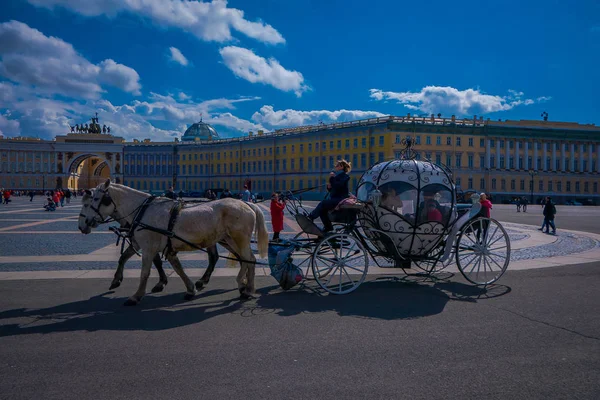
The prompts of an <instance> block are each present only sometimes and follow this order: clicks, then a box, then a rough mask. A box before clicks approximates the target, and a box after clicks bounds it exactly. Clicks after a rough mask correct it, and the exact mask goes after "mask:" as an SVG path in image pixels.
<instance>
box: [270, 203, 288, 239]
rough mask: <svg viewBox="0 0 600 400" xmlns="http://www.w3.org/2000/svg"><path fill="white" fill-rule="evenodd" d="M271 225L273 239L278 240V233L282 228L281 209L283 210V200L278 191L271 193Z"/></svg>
mask: <svg viewBox="0 0 600 400" xmlns="http://www.w3.org/2000/svg"><path fill="white" fill-rule="evenodd" d="M270 209H271V225H272V226H273V241H274V242H278V241H279V233H280V232H281V231H282V230H283V211H284V210H285V200H283V199H282V198H281V197H280V195H279V193H273V194H272V195H271V207H270Z"/></svg>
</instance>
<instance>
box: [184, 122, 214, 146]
mask: <svg viewBox="0 0 600 400" xmlns="http://www.w3.org/2000/svg"><path fill="white" fill-rule="evenodd" d="M215 139H219V134H218V133H217V131H216V130H215V128H213V127H212V126H210V125H209V124H205V123H204V122H202V121H200V122H196V123H195V124H193V125H192V126H190V127H189V128H187V130H186V131H185V133H184V134H183V136H182V137H181V141H182V142H194V141H197V140H215Z"/></svg>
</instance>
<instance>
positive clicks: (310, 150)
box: [269, 143, 312, 153]
mask: <svg viewBox="0 0 600 400" xmlns="http://www.w3.org/2000/svg"><path fill="white" fill-rule="evenodd" d="M269 150H270V149H269ZM308 152H309V153H310V152H312V143H309V144H308Z"/></svg>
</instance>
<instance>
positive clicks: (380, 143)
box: [379, 135, 421, 146]
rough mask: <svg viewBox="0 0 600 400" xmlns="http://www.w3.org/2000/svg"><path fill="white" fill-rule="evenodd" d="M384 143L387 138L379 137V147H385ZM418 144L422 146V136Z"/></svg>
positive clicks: (418, 137)
mask: <svg viewBox="0 0 600 400" xmlns="http://www.w3.org/2000/svg"><path fill="white" fill-rule="evenodd" d="M384 143H385V137H384V136H383V135H382V136H379V146H383V145H384ZM417 144H421V137H420V136H417Z"/></svg>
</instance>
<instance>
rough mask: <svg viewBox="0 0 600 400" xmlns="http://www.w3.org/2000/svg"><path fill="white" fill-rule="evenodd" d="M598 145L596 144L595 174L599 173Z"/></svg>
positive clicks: (599, 145) (599, 157)
mask: <svg viewBox="0 0 600 400" xmlns="http://www.w3.org/2000/svg"><path fill="white" fill-rule="evenodd" d="M598 147H600V143H598V142H596V173H600V154H599V153H600V149H599V148H598Z"/></svg>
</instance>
